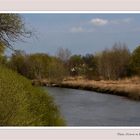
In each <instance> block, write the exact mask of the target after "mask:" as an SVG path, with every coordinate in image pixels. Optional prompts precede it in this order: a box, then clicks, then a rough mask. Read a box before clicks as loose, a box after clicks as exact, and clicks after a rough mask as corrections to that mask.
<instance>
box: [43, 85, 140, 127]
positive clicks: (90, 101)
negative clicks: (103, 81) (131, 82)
mask: <svg viewBox="0 0 140 140" xmlns="http://www.w3.org/2000/svg"><path fill="white" fill-rule="evenodd" d="M45 90H47V91H48V93H49V94H50V95H51V96H53V97H54V100H55V103H56V104H57V105H58V106H59V108H60V112H61V114H62V116H63V117H64V119H65V120H66V123H67V126H140V102H137V101H133V100H129V99H126V98H125V97H120V96H115V95H109V94H101V93H96V92H92V91H85V90H77V89H67V88H57V87H45Z"/></svg>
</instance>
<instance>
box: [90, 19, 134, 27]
mask: <svg viewBox="0 0 140 140" xmlns="http://www.w3.org/2000/svg"><path fill="white" fill-rule="evenodd" d="M131 21H132V19H131V18H124V19H114V20H107V19H101V18H94V19H92V20H91V21H90V23H91V24H92V25H95V26H104V25H107V24H127V23H130V22H131Z"/></svg>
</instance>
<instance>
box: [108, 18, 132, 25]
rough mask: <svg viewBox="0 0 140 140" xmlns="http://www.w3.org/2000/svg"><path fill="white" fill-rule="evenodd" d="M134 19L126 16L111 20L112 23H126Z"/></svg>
mask: <svg viewBox="0 0 140 140" xmlns="http://www.w3.org/2000/svg"><path fill="white" fill-rule="evenodd" d="M131 21H132V19H131V18H124V19H116V20H110V23H111V24H126V23H130V22H131Z"/></svg>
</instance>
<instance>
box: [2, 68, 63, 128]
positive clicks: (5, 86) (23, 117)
mask: <svg viewBox="0 0 140 140" xmlns="http://www.w3.org/2000/svg"><path fill="white" fill-rule="evenodd" d="M63 125H65V123H64V120H63V119H62V118H61V116H60V113H59V110H58V108H57V106H56V105H55V104H54V102H53V99H52V97H50V96H49V95H48V94H47V93H46V92H45V91H43V90H42V89H40V88H37V87H33V86H32V85H31V82H30V81H29V80H28V79H26V78H25V77H23V76H21V75H19V74H17V73H15V72H13V71H12V70H9V69H7V68H5V67H3V66H1V65H0V126H63Z"/></svg>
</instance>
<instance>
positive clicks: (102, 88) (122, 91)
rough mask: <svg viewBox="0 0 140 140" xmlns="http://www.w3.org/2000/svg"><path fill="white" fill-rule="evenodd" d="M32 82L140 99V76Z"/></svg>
mask: <svg viewBox="0 0 140 140" xmlns="http://www.w3.org/2000/svg"><path fill="white" fill-rule="evenodd" d="M33 84H34V85H41V86H55V87H65V88H74V89H83V90H90V91H96V92H99V93H106V94H113V95H118V96H124V97H127V98H129V99H133V100H138V101H139V100H140V78H138V77H133V78H126V79H123V80H117V81H111V80H110V81H104V80H100V81H94V80H85V79H83V78H69V79H65V80H64V81H63V82H62V83H60V84H54V83H48V82H47V81H46V80H41V81H34V82H33Z"/></svg>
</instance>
